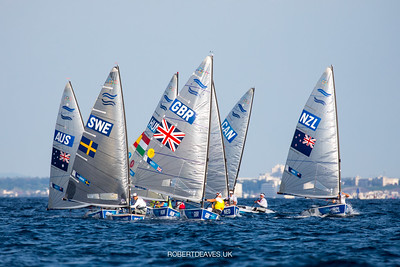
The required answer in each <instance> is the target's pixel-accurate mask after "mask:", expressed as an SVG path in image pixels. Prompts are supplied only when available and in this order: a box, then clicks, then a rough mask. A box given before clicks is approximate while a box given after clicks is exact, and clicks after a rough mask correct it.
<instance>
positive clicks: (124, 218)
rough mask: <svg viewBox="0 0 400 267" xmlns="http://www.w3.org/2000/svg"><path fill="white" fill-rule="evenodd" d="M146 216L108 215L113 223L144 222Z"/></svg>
mask: <svg viewBox="0 0 400 267" xmlns="http://www.w3.org/2000/svg"><path fill="white" fill-rule="evenodd" d="M145 217H146V215H138V214H127V213H126V214H108V216H107V219H109V220H113V221H138V220H144V218H145Z"/></svg>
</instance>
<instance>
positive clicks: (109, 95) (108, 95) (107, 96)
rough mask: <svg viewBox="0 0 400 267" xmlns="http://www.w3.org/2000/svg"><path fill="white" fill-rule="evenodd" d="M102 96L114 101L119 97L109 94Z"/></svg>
mask: <svg viewBox="0 0 400 267" xmlns="http://www.w3.org/2000/svg"><path fill="white" fill-rule="evenodd" d="M102 96H103V97H106V98H109V99H114V98H116V97H117V95H112V94H109V93H103V94H102Z"/></svg>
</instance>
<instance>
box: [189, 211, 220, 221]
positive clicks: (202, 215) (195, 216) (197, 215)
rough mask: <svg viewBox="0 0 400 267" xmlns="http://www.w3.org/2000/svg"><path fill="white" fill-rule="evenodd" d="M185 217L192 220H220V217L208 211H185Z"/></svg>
mask: <svg viewBox="0 0 400 267" xmlns="http://www.w3.org/2000/svg"><path fill="white" fill-rule="evenodd" d="M183 215H184V216H185V218H186V219H190V220H202V221H204V220H219V215H218V214H216V213H214V212H211V211H209V210H206V209H187V210H183Z"/></svg>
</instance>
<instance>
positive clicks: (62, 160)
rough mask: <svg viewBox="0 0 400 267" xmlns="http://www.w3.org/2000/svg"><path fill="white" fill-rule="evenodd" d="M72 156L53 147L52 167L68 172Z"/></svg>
mask: <svg viewBox="0 0 400 267" xmlns="http://www.w3.org/2000/svg"><path fill="white" fill-rule="evenodd" d="M70 156H71V154H68V153H67V152H64V151H62V150H58V149H57V148H55V147H53V153H52V157H51V165H53V166H54V167H57V168H59V169H60V170H63V171H65V172H66V171H67V170H68V165H69V160H70Z"/></svg>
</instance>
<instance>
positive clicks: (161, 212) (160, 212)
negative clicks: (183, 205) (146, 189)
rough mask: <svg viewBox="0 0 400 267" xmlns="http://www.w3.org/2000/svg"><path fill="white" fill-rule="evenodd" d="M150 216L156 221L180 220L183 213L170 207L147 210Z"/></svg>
mask: <svg viewBox="0 0 400 267" xmlns="http://www.w3.org/2000/svg"><path fill="white" fill-rule="evenodd" d="M147 211H148V215H149V216H150V217H151V218H156V219H179V218H180V217H181V213H180V212H179V211H177V210H175V209H172V208H170V207H163V208H147Z"/></svg>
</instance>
